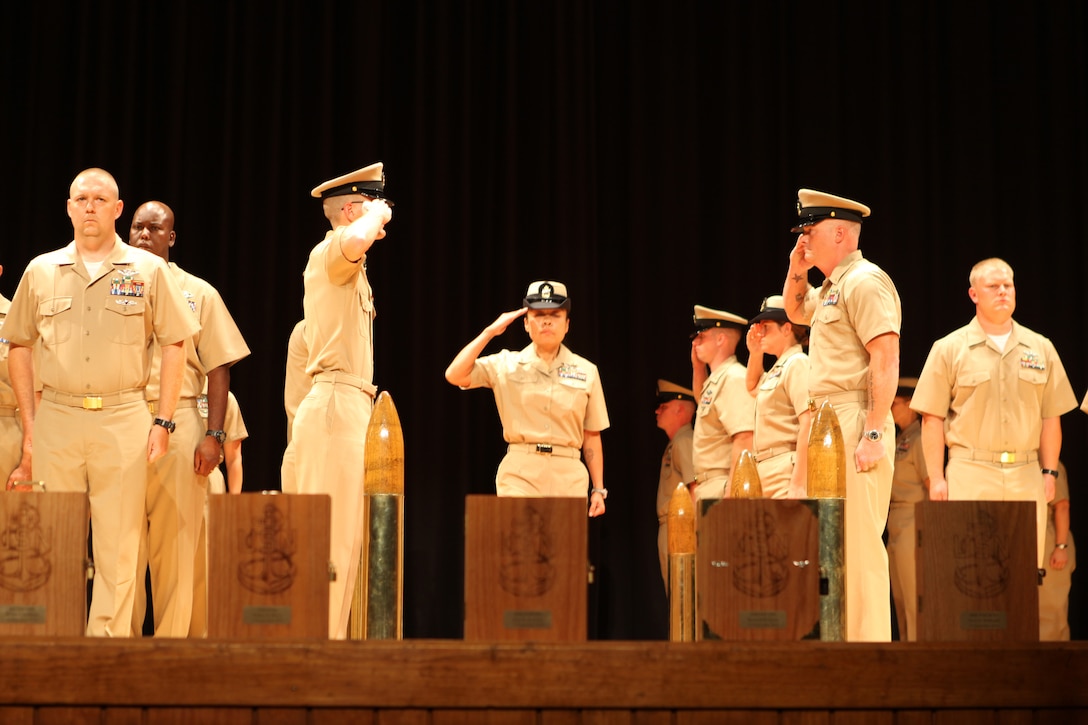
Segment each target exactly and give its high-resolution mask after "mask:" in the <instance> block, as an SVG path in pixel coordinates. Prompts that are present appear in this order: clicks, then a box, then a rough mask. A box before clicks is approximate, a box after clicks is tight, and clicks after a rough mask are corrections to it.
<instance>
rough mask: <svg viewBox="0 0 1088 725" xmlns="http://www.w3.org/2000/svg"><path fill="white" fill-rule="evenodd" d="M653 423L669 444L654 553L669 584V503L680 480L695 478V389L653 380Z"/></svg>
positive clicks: (686, 481)
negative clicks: (655, 395) (692, 452)
mask: <svg viewBox="0 0 1088 725" xmlns="http://www.w3.org/2000/svg"><path fill="white" fill-rule="evenodd" d="M655 415H656V417H657V427H658V428H660V429H661V430H663V431H665V435H667V436H668V437H669V444H668V445H667V446H665V452H664V453H663V454H662V455H661V473H660V474H659V476H658V479H657V556H658V560H659V562H660V564H661V578H662V579H664V580H665V589H666V591H667V590H668V587H669V550H668V549H669V536H668V528H669V527H668V523H669V503H670V502H671V501H672V495H673V494H674V493H675V492H676V488H677V487H678V486H679V485H680V484H684V485H685V486H690V485H691V484H692V483H693V482H694V481H695V464H694V463H693V462H692V458H691V436H692V428H691V420H692V418H693V417H694V416H695V393H694V392H692V391H691V390H688V389H687V388H684V387H681V386H679V385H677V384H676V383H671V382H669V381H668V380H658V381H657V411H656V414H655Z"/></svg>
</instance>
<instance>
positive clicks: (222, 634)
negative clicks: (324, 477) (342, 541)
mask: <svg viewBox="0 0 1088 725" xmlns="http://www.w3.org/2000/svg"><path fill="white" fill-rule="evenodd" d="M331 510H332V504H331V499H330V498H329V497H328V496H326V495H324V494H320V495H318V494H265V495H262V494H242V495H240V496H228V495H224V496H210V497H209V498H208V527H207V529H208V637H217V638H230V639H269V638H273V639H274V638H292V639H297V638H302V639H327V638H328V636H329V521H330V513H331Z"/></svg>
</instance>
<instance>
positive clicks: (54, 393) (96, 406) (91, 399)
mask: <svg viewBox="0 0 1088 725" xmlns="http://www.w3.org/2000/svg"><path fill="white" fill-rule="evenodd" d="M143 399H144V391H143V388H140V389H138V390H122V391H121V392H119V393H103V394H101V395H73V394H72V393H62V392H60V391H59V390H53V389H52V388H45V389H44V390H42V400H48V401H49V402H50V403H58V404H60V405H68V406H71V407H73V408H83V409H84V410H102V409H103V408H112V407H114V406H117V405H124V404H125V403H135V402H137V401H139V402H142V401H143Z"/></svg>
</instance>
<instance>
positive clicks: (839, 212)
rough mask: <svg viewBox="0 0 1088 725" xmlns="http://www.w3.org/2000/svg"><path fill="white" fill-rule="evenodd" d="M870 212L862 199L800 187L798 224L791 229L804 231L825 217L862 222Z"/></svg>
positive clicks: (798, 193)
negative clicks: (857, 199) (855, 199)
mask: <svg viewBox="0 0 1088 725" xmlns="http://www.w3.org/2000/svg"><path fill="white" fill-rule="evenodd" d="M870 213H871V210H870V209H869V207H867V206H865V205H864V204H862V203H861V202H860V201H854V200H853V199H847V198H845V197H842V196H835V195H834V194H828V193H826V192H823V191H813V190H812V189H798V191H797V225H796V226H794V227H792V228H791V229H790V231H791V232H795V233H796V232H800V231H803V230H804V228H805V227H807V226H811V225H813V224H816V223H818V222H822V221H823V220H824V219H845V220H846V221H851V222H858V223H860V222H861V220H862V219H864V218H865V217H867V216H869V214H870Z"/></svg>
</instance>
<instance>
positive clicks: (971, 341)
mask: <svg viewBox="0 0 1088 725" xmlns="http://www.w3.org/2000/svg"><path fill="white" fill-rule="evenodd" d="M1021 329H1022V328H1021V327H1020V323H1018V322H1017V321H1016V320H1013V321H1012V332H1010V333H1009V339H1008V340H1007V341H1006V342H1005V350H1004V352H1002V355H1004V354H1005V353H1007V352H1009V350H1013V349H1015V348H1017V347H1019V346H1020V345H1022V344H1023V343H1022V342H1021V341H1020V337H1021V332H1020V331H1021ZM967 345H968V347H976V346H978V345H988V346H990V347H991V348H993V350H994V351H995V352H997V346H995V345H994V341H993V340H991V339H990V336H989V335H987V334H986V331H985V330H983V329H982V324H981V323H979V321H978V317H972V318H971V321H970V322H969V323H967Z"/></svg>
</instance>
